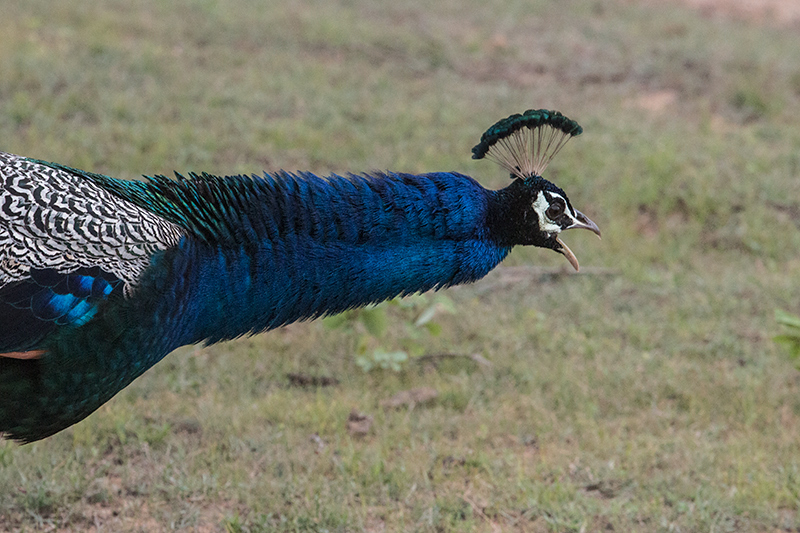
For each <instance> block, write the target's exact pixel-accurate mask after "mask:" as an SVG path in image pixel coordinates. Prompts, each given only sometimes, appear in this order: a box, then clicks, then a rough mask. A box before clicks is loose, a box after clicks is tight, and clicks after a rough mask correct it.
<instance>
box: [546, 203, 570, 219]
mask: <svg viewBox="0 0 800 533" xmlns="http://www.w3.org/2000/svg"><path fill="white" fill-rule="evenodd" d="M564 208H566V204H565V203H564V200H562V199H561V198H554V199H553V203H552V204H550V207H548V208H547V211H545V212H544V214H545V215H547V218H549V219H550V220H555V219H557V218H558V217H560V216H561V215H563V214H564Z"/></svg>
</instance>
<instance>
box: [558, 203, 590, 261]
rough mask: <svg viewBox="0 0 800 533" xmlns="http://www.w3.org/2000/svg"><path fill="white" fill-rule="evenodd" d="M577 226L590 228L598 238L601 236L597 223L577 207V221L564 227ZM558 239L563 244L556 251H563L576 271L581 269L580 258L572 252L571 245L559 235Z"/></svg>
mask: <svg viewBox="0 0 800 533" xmlns="http://www.w3.org/2000/svg"><path fill="white" fill-rule="evenodd" d="M576 228H579V229H588V230H589V231H591V232H592V233H594V234H595V235H597V237H598V238H600V228H598V227H597V224H595V223H594V222H592V221H591V220H590V219H589V217H587V216H586V215H584V214H583V213H581V212H580V211H578V210H577V209H576V210H575V223H574V224H572V225H571V226H568V227H566V228H564V229H576ZM556 241H557V242H558V244H559V246H561V249H560V250H556V251H557V252H561V253H562V254H564V257H566V258H567V261H569V264H570V265H572V268H574V269H575V271H576V272H577V271H580V265H579V264H578V258H577V257H575V254H573V253H572V250H570V249H569V246H567V245H566V244H564V241H562V240H561V239H560V238H558V237H556Z"/></svg>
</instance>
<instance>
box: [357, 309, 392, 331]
mask: <svg viewBox="0 0 800 533" xmlns="http://www.w3.org/2000/svg"><path fill="white" fill-rule="evenodd" d="M361 322H362V323H363V324H364V327H365V328H367V331H368V332H369V333H370V335H372V336H373V337H382V336H383V334H384V333H386V329H387V328H388V327H389V320H388V319H387V317H386V310H385V309H384V308H383V307H372V308H367V309H364V310H362V311H361Z"/></svg>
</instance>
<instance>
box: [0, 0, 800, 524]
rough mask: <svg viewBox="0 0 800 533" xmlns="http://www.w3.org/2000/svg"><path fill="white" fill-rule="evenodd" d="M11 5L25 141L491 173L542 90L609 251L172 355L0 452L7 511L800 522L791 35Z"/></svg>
mask: <svg viewBox="0 0 800 533" xmlns="http://www.w3.org/2000/svg"><path fill="white" fill-rule="evenodd" d="M2 11H3V14H2V16H0V139H2V142H0V149H2V150H4V151H9V152H13V153H18V154H22V155H27V156H31V157H36V158H40V159H45V160H52V161H57V162H60V163H65V164H68V165H71V166H74V167H80V168H85V169H87V170H93V171H96V172H102V173H106V174H110V175H113V176H118V177H125V178H135V177H137V176H138V175H140V174H152V173H168V172H171V171H172V170H173V169H175V170H179V171H190V170H197V171H200V170H205V171H209V172H213V173H220V174H223V173H239V172H260V171H262V170H265V169H266V170H276V169H279V168H284V169H287V170H296V169H302V170H311V171H315V172H320V173H327V172H346V171H354V172H360V171H367V170H373V169H391V170H398V171H408V172H423V171H433V170H455V171H460V172H464V173H467V174H470V175H472V176H475V177H476V178H478V179H480V180H481V181H482V182H483V183H484V184H486V185H489V186H493V187H500V186H503V185H504V184H505V183H506V181H507V177H506V176H505V174H504V173H503V172H502V171H501V170H500V169H499V167H495V166H493V165H492V164H491V163H485V162H475V161H472V160H471V159H470V157H469V156H470V148H471V147H472V146H473V144H475V143H476V142H477V140H478V138H479V137H480V134H481V133H482V132H483V130H484V129H485V128H486V127H488V126H489V125H490V124H491V123H493V122H494V121H495V120H497V119H499V118H501V117H504V116H506V115H508V114H510V113H513V112H519V111H522V110H524V109H527V108H530V107H546V108H553V109H559V110H561V111H563V112H564V113H565V114H567V115H568V116H570V117H572V118H575V119H576V120H578V121H579V122H580V123H581V124H582V125H583V126H584V128H585V133H584V135H583V136H581V137H579V138H578V139H577V140H575V141H572V142H571V143H570V144H569V145H568V146H567V147H566V148H565V149H564V150H563V151H562V152H561V154H560V155H559V156H558V157H557V158H556V160H555V161H554V162H553V164H552V165H551V167H550V168H549V169H548V171H547V173H546V174H547V176H548V177H550V178H551V179H553V180H554V181H556V182H557V183H558V184H559V185H561V186H562V187H563V188H565V189H566V191H567V192H568V193H569V194H570V198H571V200H572V202H573V204H574V205H575V206H576V207H577V208H578V209H580V210H582V211H583V212H585V213H586V214H587V215H588V216H590V217H591V218H592V219H593V220H595V221H596V222H597V223H598V224H599V225H600V227H601V229H602V230H603V240H602V241H597V239H595V238H593V237H592V236H591V235H590V234H588V232H586V233H587V234H586V235H580V234H578V233H579V232H576V233H575V234H568V235H567V236H566V237H565V240H566V242H568V244H569V245H570V247H571V248H572V249H573V251H575V253H576V255H577V256H578V258H579V259H580V260H581V263H582V265H583V266H584V267H585V272H584V273H582V274H581V275H568V274H567V273H565V272H561V271H560V270H559V269H560V268H561V267H563V266H565V264H566V262H565V261H564V259H563V257H561V256H559V255H557V254H554V253H552V252H548V251H543V250H527V249H526V250H517V251H515V252H514V253H513V254H512V256H511V257H510V258H509V259H508V260H506V262H505V263H504V265H503V267H501V268H500V269H498V271H496V272H494V273H492V274H491V275H490V276H488V277H487V278H486V280H484V281H482V282H480V283H478V284H475V285H473V286H468V287H461V288H457V289H453V290H449V291H447V292H446V293H443V295H426V296H425V299H424V301H422V300H420V299H419V298H418V299H416V300H412V302H410V303H405V304H402V305H399V304H398V305H389V306H383V307H381V308H379V309H378V310H374V311H371V312H370V313H371V314H369V313H368V314H366V315H360V316H357V315H354V316H349V317H346V319H345V320H344V321H341V320H340V321H338V324H332V323H331V322H330V321H329V322H328V323H327V324H326V323H323V322H322V321H317V322H311V323H303V324H295V325H292V326H289V327H287V328H284V329H281V330H278V331H274V332H270V333H267V334H264V335H259V336H257V337H253V338H246V339H240V340H238V341H235V342H229V343H225V344H219V345H214V346H210V347H206V348H201V347H188V348H185V349H182V350H179V351H178V352H176V353H174V354H172V355H170V356H169V357H167V358H166V359H165V360H164V361H163V362H161V363H160V364H159V365H157V366H156V367H155V368H154V369H152V370H151V371H149V372H148V373H147V374H146V375H145V376H144V377H142V378H140V379H139V380H138V381H136V382H135V383H134V384H133V385H131V386H130V387H128V388H127V389H126V390H125V391H123V392H122V393H121V394H119V395H118V396H117V397H116V398H115V399H114V400H112V401H111V402H109V403H108V404H106V405H105V406H104V407H102V408H101V409H100V410H99V411H98V412H96V413H95V414H94V415H92V416H91V417H89V418H88V419H87V420H85V421H84V422H81V423H80V424H78V425H76V426H74V427H72V428H70V429H68V430H66V431H64V432H62V433H59V434H57V435H56V436H54V437H51V438H49V439H46V440H44V441H40V442H37V443H34V444H31V445H26V446H18V445H16V444H13V443H10V442H6V441H2V442H0V530H10V531H18V530H20V531H39V530H44V531H70V530H75V531H158V530H172V529H175V530H182V531H183V530H185V531H201V532H204V531H218V530H228V531H232V532H239V531H241V532H255V531H331V532H333V531H370V532H377V531H437V532H438V531H534V532H537V531H576V532H577V531H617V532H620V531H648V532H649V531H683V532H687V531H759V532H773V531H800V372H799V371H798V370H797V368H796V367H795V362H794V361H792V360H791V359H790V358H789V356H788V353H789V352H788V351H787V350H786V349H785V348H783V347H781V346H779V345H777V344H776V343H775V342H774V341H773V337H774V336H775V335H778V334H780V333H781V332H782V330H781V328H780V327H779V325H778V324H777V323H776V321H775V317H774V312H775V309H785V310H787V311H790V312H793V313H798V312H800V253H798V251H800V179H798V178H800V37H798V33H797V28H796V27H791V26H781V25H777V24H772V23H770V22H769V21H768V20H761V21H758V22H752V21H748V20H746V19H741V18H734V17H726V16H725V15H720V14H715V15H713V16H707V17H706V16H703V15H702V14H701V13H699V12H697V11H693V10H690V9H689V8H687V7H684V6H683V5H682V4H674V5H672V4H658V3H655V2H654V3H637V2H630V1H622V0H615V1H612V0H565V1H562V2H548V1H544V0H541V1H535V0H525V1H523V0H497V1H494V0H491V1H484V2H478V1H474V0H463V1H453V0H443V1H440V2H428V1H422V0H410V1H408V2H394V3H391V4H389V3H382V2H370V1H368V0H340V1H338V2H316V1H313V0H291V1H289V2H270V1H255V0H236V1H230V2H218V1H215V0H191V1H190V0H176V1H173V2H167V1H157V0H124V1H122V0H105V1H99V0H88V1H78V0H60V1H59V2H50V1H44V0H26V1H25V2H15V1H13V0H12V1H11V2H6V3H5V4H4V5H3V9H2ZM509 267H510V268H509ZM445 297H446V298H447V300H444V299H443V298H445ZM436 302H440V304H441V303H442V302H449V303H450V304H452V306H451V307H452V310H453V312H452V313H440V314H437V315H436V316H435V317H434V319H433V322H432V324H434V325H435V327H433V328H430V329H428V328H426V327H422V326H419V327H418V326H415V321H416V320H417V318H418V317H419V314H420V313H422V312H424V310H426V309H428V308H429V307H430V306H431V305H434V304H435V303H436ZM376 322H378V323H379V325H378V327H376V326H375V323H376ZM384 323H385V325H386V327H385V328H383V327H380V326H381V325H383V324H384ZM334 326H336V327H334ZM379 330H380V331H379ZM437 330H438V331H437ZM370 332H373V333H375V334H370ZM436 333H438V334H436ZM373 350H383V351H385V352H390V353H391V352H396V351H398V350H404V351H406V352H407V353H409V354H410V355H411V357H410V359H409V360H406V361H401V360H398V361H396V362H395V364H396V366H397V367H399V370H398V369H391V368H381V364H380V363H381V361H380V360H377V361H376V360H375V359H374V357H373V355H372V354H373ZM443 353H450V354H456V355H464V356H467V355H472V354H478V355H479V356H480V357H482V358H483V359H485V360H487V361H488V362H489V363H490V364H485V363H483V362H482V359H480V358H470V357H460V356H458V357H450V358H445V357H435V355H437V354H443ZM426 355H427V356H430V357H426ZM359 356H360V357H361V359H359ZM370 364H371V365H372V366H373V367H374V368H372V369H370V370H367V368H368V367H369V366H370ZM384 366H388V365H384ZM291 374H303V376H305V377H307V378H308V377H310V378H315V379H316V381H317V382H319V381H321V380H322V381H325V380H324V379H323V378H332V379H330V380H328V381H329V382H330V383H331V384H330V386H322V384H319V383H316V385H317V386H315V383H312V384H311V385H310V386H308V385H307V386H298V380H297V379H294V380H293V379H291V378H290V377H289V376H290V375H291ZM311 381H314V380H313V379H312V380H311ZM420 387H427V388H432V389H434V390H435V391H436V392H437V393H438V395H437V396H436V398H434V399H432V400H429V401H425V402H420V403H413V402H412V403H411V404H406V405H401V406H400V407H397V408H388V407H385V405H384V404H385V401H386V400H387V399H389V398H391V397H392V396H393V395H395V394H396V393H398V392H400V391H404V390H409V389H415V388H420ZM352 410H356V411H358V412H360V413H363V414H365V415H369V416H371V417H372V420H373V422H372V425H371V427H369V428H368V430H367V431H366V433H361V432H359V431H353V427H352V426H351V427H350V428H349V429H348V424H347V421H348V416H349V414H350V412H351V411H352Z"/></svg>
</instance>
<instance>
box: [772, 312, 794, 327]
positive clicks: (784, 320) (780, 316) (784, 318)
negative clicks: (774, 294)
mask: <svg viewBox="0 0 800 533" xmlns="http://www.w3.org/2000/svg"><path fill="white" fill-rule="evenodd" d="M775 320H777V321H778V323H779V324H783V325H784V326H789V327H790V328H795V329H800V316H796V315H793V314H791V313H787V312H786V311H782V310H780V309H776V310H775Z"/></svg>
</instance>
